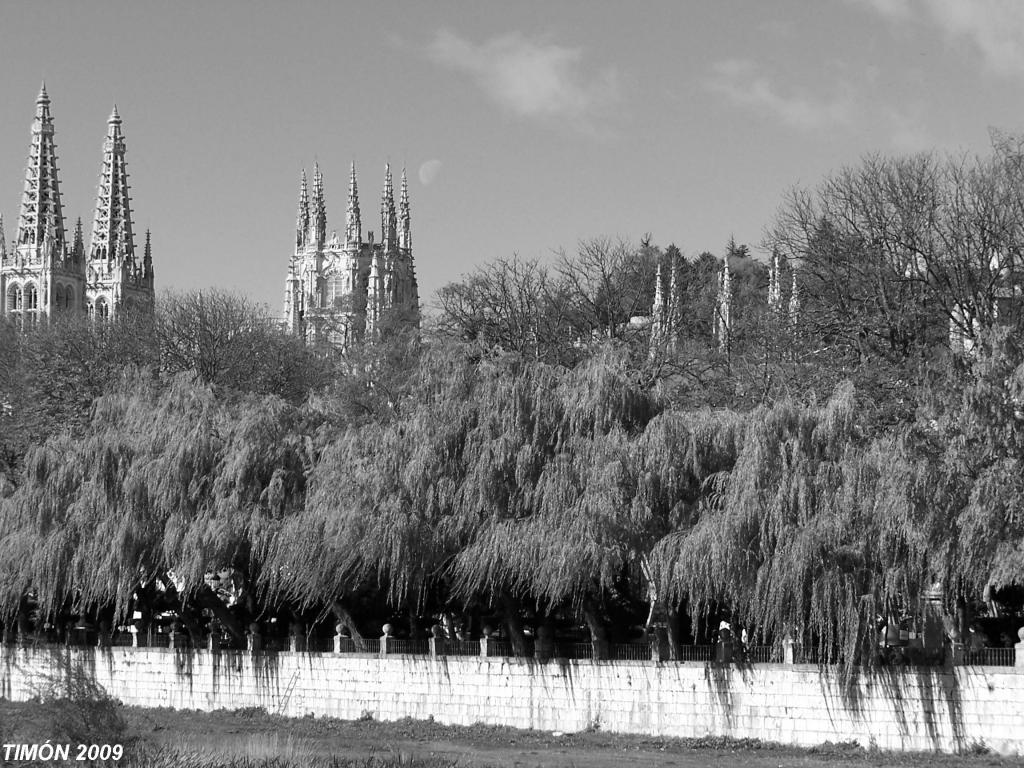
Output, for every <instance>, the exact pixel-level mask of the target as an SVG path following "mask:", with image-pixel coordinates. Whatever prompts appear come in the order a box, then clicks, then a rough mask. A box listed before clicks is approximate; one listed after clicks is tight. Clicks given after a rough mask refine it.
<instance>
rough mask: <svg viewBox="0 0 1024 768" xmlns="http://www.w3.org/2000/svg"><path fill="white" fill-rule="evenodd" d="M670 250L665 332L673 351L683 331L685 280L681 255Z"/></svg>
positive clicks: (672, 249)
mask: <svg viewBox="0 0 1024 768" xmlns="http://www.w3.org/2000/svg"><path fill="white" fill-rule="evenodd" d="M670 250H671V252H672V258H671V261H670V262H669V264H670V268H671V270H672V274H671V277H670V278H669V289H668V302H667V307H668V312H667V315H666V317H667V321H666V331H667V332H668V341H669V345H670V346H671V347H672V348H673V349H674V348H675V347H676V345H677V344H678V342H679V337H680V335H681V333H682V329H683V303H684V299H685V297H684V296H683V290H684V286H683V280H684V279H685V278H684V277H683V254H681V253H680V252H679V249H677V248H671V249H670Z"/></svg>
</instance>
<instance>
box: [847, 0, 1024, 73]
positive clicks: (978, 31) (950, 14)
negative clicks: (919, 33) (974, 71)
mask: <svg viewBox="0 0 1024 768" xmlns="http://www.w3.org/2000/svg"><path fill="white" fill-rule="evenodd" d="M855 2H856V3H857V4H858V5H861V6H865V7H867V8H870V9H871V10H873V11H874V12H876V13H878V14H879V15H881V16H883V17H885V18H886V19H888V20H890V21H892V22H896V23H900V24H929V25H931V26H933V27H937V28H938V29H939V30H940V31H941V32H942V33H943V34H944V35H945V36H946V38H947V39H948V40H949V41H950V42H952V43H959V42H966V43H967V44H969V45H970V46H972V47H973V48H974V49H975V51H974V52H975V53H977V54H979V55H980V56H981V59H982V61H983V62H984V64H985V66H986V68H987V69H988V70H989V71H991V72H993V73H995V74H998V75H1003V76H1008V77H1024V3H1022V2H1020V0H971V2H968V1H967V0H855Z"/></svg>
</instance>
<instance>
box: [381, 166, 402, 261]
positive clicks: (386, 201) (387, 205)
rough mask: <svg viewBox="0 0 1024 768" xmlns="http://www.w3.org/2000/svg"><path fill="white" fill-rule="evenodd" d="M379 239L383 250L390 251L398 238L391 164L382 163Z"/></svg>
mask: <svg viewBox="0 0 1024 768" xmlns="http://www.w3.org/2000/svg"><path fill="white" fill-rule="evenodd" d="M380 228H381V240H382V242H383V245H384V250H385V251H391V250H392V249H393V248H394V247H395V245H396V244H397V240H398V215H397V214H396V213H395V187H394V184H393V183H392V180H391V164H390V163H385V164H384V191H383V192H382V193H381V198H380Z"/></svg>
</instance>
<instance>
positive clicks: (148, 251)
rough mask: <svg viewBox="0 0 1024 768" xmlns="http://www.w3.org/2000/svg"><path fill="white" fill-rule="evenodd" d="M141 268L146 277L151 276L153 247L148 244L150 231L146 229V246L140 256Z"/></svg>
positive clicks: (150, 277)
mask: <svg viewBox="0 0 1024 768" xmlns="http://www.w3.org/2000/svg"><path fill="white" fill-rule="evenodd" d="M142 270H143V273H144V274H145V276H146V277H147V278H148V279H152V278H153V248H152V245H151V244H150V232H149V229H148V228H147V229H146V247H145V250H144V251H143V256H142Z"/></svg>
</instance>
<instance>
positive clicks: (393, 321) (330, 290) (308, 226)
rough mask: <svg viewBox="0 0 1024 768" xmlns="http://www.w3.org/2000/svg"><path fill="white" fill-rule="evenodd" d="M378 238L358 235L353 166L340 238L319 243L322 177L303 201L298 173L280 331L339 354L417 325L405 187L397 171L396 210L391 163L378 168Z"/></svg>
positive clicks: (322, 222) (323, 222) (322, 216)
mask: <svg viewBox="0 0 1024 768" xmlns="http://www.w3.org/2000/svg"><path fill="white" fill-rule="evenodd" d="M380 221H381V230H380V238H379V239H378V240H376V241H375V238H374V233H373V232H366V233H364V232H363V223H362V216H361V212H360V208H359V184H358V180H357V178H356V166H355V163H353V164H352V166H351V169H350V171H349V184H348V206H347V209H346V212H345V231H344V237H338V236H337V235H332V236H331V237H330V238H327V237H326V233H327V224H326V222H327V212H326V204H325V202H324V194H323V175H322V174H321V173H320V169H319V166H317V167H316V168H315V170H314V172H313V196H312V199H311V200H310V199H309V196H308V192H307V188H306V177H305V173H304V172H303V175H302V181H301V186H300V190H299V214H298V221H297V224H296V247H295V252H294V253H293V254H292V256H291V258H290V260H289V263H288V274H287V277H286V278H285V301H284V321H285V327H286V328H287V329H288V330H289V331H292V332H293V333H298V334H300V335H302V336H303V337H304V338H305V339H306V340H307V341H309V342H311V343H324V344H328V345H331V346H336V347H341V348H344V347H345V346H348V345H349V344H352V343H355V342H358V341H361V340H363V339H373V338H377V337H379V336H381V335H384V334H386V333H388V332H390V329H392V328H399V327H407V326H412V327H418V326H419V289H418V287H417V285H416V274H415V269H414V267H413V257H412V224H411V214H410V206H409V185H408V180H407V178H406V175H405V171H404V170H403V171H402V188H401V197H400V200H399V203H398V205H397V206H396V204H395V193H394V180H393V178H392V175H391V167H390V165H385V167H384V189H383V191H382V193H381V219H380Z"/></svg>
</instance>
